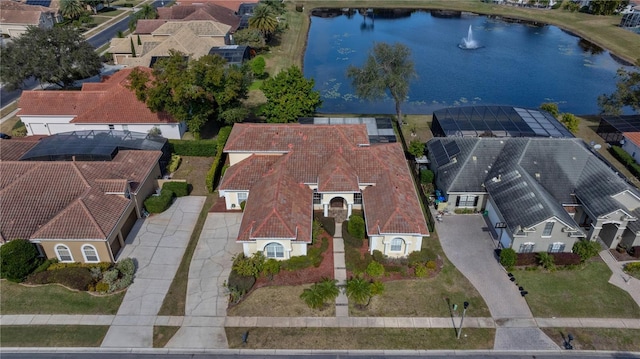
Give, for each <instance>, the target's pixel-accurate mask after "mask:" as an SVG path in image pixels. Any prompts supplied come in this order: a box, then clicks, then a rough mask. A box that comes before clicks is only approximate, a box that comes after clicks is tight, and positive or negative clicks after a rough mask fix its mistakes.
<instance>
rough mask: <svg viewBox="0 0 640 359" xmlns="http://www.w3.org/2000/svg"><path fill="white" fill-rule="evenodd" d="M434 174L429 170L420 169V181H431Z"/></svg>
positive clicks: (425, 182)
mask: <svg viewBox="0 0 640 359" xmlns="http://www.w3.org/2000/svg"><path fill="white" fill-rule="evenodd" d="M433 178H434V174H433V171H431V170H420V183H424V184H427V183H433Z"/></svg>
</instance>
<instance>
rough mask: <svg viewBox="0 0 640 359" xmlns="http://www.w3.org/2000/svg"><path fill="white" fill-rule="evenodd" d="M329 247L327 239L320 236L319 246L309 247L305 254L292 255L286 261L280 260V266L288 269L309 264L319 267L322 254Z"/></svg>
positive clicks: (306, 266) (297, 268)
mask: <svg viewBox="0 0 640 359" xmlns="http://www.w3.org/2000/svg"><path fill="white" fill-rule="evenodd" d="M327 248H329V240H328V239H327V238H322V242H321V244H320V247H311V248H309V250H307V255H306V256H293V257H291V258H289V259H287V260H286V261H282V264H281V268H282V269H284V270H288V271H295V270H299V269H305V268H309V267H311V266H314V267H316V268H317V267H319V266H320V264H322V259H323V258H324V256H323V255H322V254H323V253H324V252H325V251H326V250H327Z"/></svg>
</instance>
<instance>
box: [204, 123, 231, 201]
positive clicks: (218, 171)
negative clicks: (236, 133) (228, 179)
mask: <svg viewBox="0 0 640 359" xmlns="http://www.w3.org/2000/svg"><path fill="white" fill-rule="evenodd" d="M231 129H232V128H231V126H225V127H223V128H221V129H220V131H218V137H217V138H216V148H217V150H216V154H215V157H214V159H213V163H212V164H211V168H210V169H209V171H208V172H207V177H206V179H205V184H206V185H207V190H208V191H209V192H210V193H211V192H213V191H214V190H215V187H216V185H217V183H216V179H219V178H220V177H221V176H222V169H223V168H224V162H225V157H224V152H223V151H224V146H225V144H226V143H227V139H229V135H230V134H231Z"/></svg>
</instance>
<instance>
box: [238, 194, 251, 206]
mask: <svg viewBox="0 0 640 359" xmlns="http://www.w3.org/2000/svg"><path fill="white" fill-rule="evenodd" d="M248 196H249V194H248V193H247V192H238V204H240V203H242V202H246V200H247V197H248Z"/></svg>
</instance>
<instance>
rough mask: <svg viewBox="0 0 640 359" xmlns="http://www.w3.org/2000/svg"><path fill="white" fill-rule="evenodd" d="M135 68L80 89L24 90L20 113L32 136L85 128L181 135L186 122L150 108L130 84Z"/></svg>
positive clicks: (175, 137)
mask: <svg viewBox="0 0 640 359" xmlns="http://www.w3.org/2000/svg"><path fill="white" fill-rule="evenodd" d="M139 69H141V70H143V71H147V72H150V71H151V69H149V68H139ZM132 70H133V69H124V70H120V71H118V72H116V73H115V74H113V75H112V76H111V77H109V78H107V79H106V80H104V81H103V82H100V83H84V84H83V85H82V90H80V91H24V92H22V96H21V97H20V100H19V106H20V111H19V112H18V113H17V116H18V117H20V120H21V121H22V122H23V123H24V124H25V126H26V128H27V134H28V135H29V136H32V135H53V134H56V133H63V132H70V131H82V130H122V131H131V132H142V133H148V132H149V131H152V130H153V131H157V130H159V131H160V134H161V135H162V136H163V137H166V138H170V139H180V138H181V137H182V135H183V134H184V132H185V131H186V129H187V127H186V124H185V123H183V122H178V121H176V120H174V119H173V118H172V117H171V116H170V115H169V114H167V113H164V112H153V111H151V110H150V109H149V108H148V107H147V105H146V104H145V103H144V102H141V101H139V100H138V99H137V98H136V95H135V93H134V92H133V91H132V90H130V89H129V88H128V87H127V86H128V84H129V80H128V78H127V77H128V76H129V74H130V73H131V71H132Z"/></svg>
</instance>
